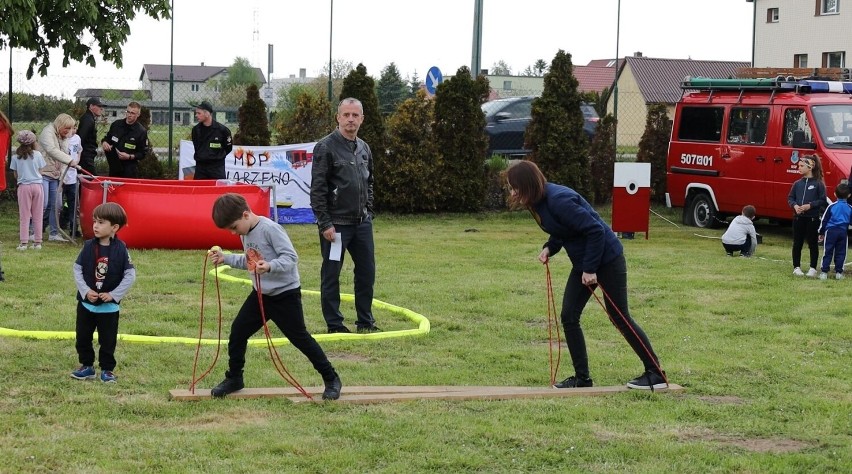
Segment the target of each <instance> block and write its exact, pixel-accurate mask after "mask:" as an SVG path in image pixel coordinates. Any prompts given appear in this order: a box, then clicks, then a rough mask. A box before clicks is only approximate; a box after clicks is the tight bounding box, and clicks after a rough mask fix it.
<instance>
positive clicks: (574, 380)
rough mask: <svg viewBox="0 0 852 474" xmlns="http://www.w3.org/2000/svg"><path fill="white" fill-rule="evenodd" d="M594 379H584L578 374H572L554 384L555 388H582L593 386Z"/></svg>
mask: <svg viewBox="0 0 852 474" xmlns="http://www.w3.org/2000/svg"><path fill="white" fill-rule="evenodd" d="M591 386H592V379H583V378H580V377H577V376H576V375H572V376H570V377H568V378H567V379H565V380H563V381H561V382H557V383H555V384H553V388H581V387H591Z"/></svg>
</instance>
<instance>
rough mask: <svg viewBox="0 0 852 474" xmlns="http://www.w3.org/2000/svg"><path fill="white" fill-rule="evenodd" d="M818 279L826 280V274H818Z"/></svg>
mask: <svg viewBox="0 0 852 474" xmlns="http://www.w3.org/2000/svg"><path fill="white" fill-rule="evenodd" d="M819 279H820V280H828V273H825V272H819Z"/></svg>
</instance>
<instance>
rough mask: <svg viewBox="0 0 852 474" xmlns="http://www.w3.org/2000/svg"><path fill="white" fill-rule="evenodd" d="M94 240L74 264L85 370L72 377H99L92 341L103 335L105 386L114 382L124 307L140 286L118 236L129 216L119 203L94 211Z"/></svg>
mask: <svg viewBox="0 0 852 474" xmlns="http://www.w3.org/2000/svg"><path fill="white" fill-rule="evenodd" d="M93 214H94V216H93V217H94V221H95V222H94V224H93V226H92V227H93V230H94V233H95V237H94V238H93V239H90V240H87V241H86V243H84V244H83V249H82V250H81V251H80V255H79V256H78V257H77V261H76V262H74V281H75V283H76V284H77V324H76V329H77V343H76V346H75V347H76V349H77V357H78V359H79V361H80V364H81V365H80V368H78V369H77V370H75V371H73V372H71V377H73V378H75V379H77V380H89V379H93V378H95V367H94V365H95V350H94V348H93V346H92V339H93V336H94V332H95V329H97V331H98V343H99V345H100V349H99V351H98V360H99V361H100V366H101V381H102V382H115V381H116V377H115V374H114V373H113V370H114V369H115V345H116V341H117V340H118V312H119V303H120V302H121V300H122V299H123V298H124V295H125V294H127V291H128V290H130V287H131V286H132V285H133V282H134V281H136V269H135V268H134V267H133V262H132V261H131V260H130V254H129V253H128V252H127V246H125V245H124V242H122V241H120V240H118V238H117V237H116V236H115V234H116V232H118V230H119V229H121V228H122V227H124V225H125V224H127V214H125V212H124V209H123V208H122V207H121V206H119V205H118V204H116V203H114V202H107V203H104V204H101V205H99V206H98V207H96V208H95V210H94V211H93Z"/></svg>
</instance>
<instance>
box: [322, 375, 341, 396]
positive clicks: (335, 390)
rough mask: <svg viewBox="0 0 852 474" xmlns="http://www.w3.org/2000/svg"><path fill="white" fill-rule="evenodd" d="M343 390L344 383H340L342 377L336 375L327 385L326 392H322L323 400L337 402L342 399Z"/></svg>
mask: <svg viewBox="0 0 852 474" xmlns="http://www.w3.org/2000/svg"><path fill="white" fill-rule="evenodd" d="M342 388H343V383H342V382H341V381H340V376H337V375H335V376H334V379H333V380H331V381H329V382H326V383H325V390H323V392H322V399H323V400H337V399H338V398H340V389H342Z"/></svg>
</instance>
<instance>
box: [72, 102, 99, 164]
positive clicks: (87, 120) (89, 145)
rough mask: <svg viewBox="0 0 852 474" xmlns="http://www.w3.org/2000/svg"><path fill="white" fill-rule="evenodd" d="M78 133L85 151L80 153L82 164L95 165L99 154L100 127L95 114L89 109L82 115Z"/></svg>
mask: <svg viewBox="0 0 852 474" xmlns="http://www.w3.org/2000/svg"><path fill="white" fill-rule="evenodd" d="M77 135H80V144H81V145H82V146H83V152H82V153H81V154H80V164H81V165H91V166H92V167H94V166H95V156H97V154H98V129H97V122H96V119H95V114H93V113H92V111H91V110H87V111H86V113H84V114H83V115H82V116H80V125H79V126H78V127H77Z"/></svg>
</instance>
